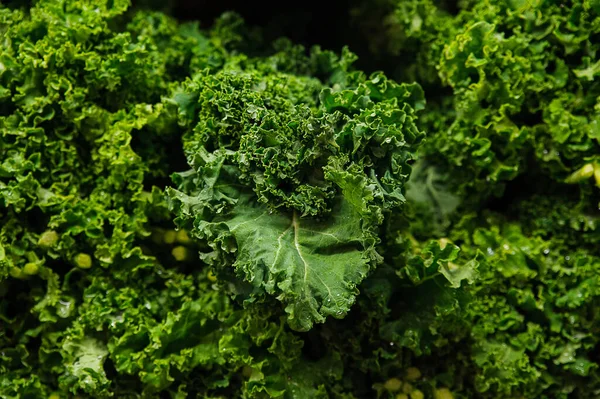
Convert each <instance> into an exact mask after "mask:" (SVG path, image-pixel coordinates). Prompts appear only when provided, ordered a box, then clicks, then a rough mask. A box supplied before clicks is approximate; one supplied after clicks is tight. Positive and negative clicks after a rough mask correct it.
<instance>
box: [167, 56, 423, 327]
mask: <svg viewBox="0 0 600 399" xmlns="http://www.w3.org/2000/svg"><path fill="white" fill-rule="evenodd" d="M292 49H293V48H292ZM287 51H291V49H290V48H288V49H287ZM285 54H286V53H285V52H284V53H278V54H276V55H274V56H272V57H270V58H266V59H249V58H246V57H241V58H240V60H235V59H234V60H232V61H231V62H230V65H226V66H224V69H223V70H222V71H219V72H217V73H215V74H210V73H208V72H203V73H199V74H197V75H196V76H194V78H193V79H191V80H190V81H188V82H186V83H185V84H183V85H182V86H181V87H178V88H176V89H175V91H174V94H173V95H172V97H171V99H169V100H168V101H169V102H170V103H171V104H174V105H176V106H177V108H178V109H179V122H180V124H181V125H182V126H183V127H184V128H186V129H187V131H186V134H185V135H184V149H185V152H186V155H187V158H188V163H189V165H190V166H191V167H192V170H190V171H187V172H183V173H179V174H175V175H174V183H175V184H176V185H177V190H175V189H170V190H167V195H168V197H169V198H170V204H171V205H170V207H171V210H173V211H174V213H175V214H176V215H177V218H176V220H175V222H176V224H178V226H179V227H180V228H185V229H189V230H190V231H191V232H192V234H193V235H195V236H196V238H199V239H201V240H204V241H205V242H206V243H207V244H208V246H210V247H211V248H212V251H211V252H209V253H204V254H203V255H202V258H203V259H204V260H205V261H206V262H207V263H209V264H210V265H212V266H213V267H214V268H215V269H216V270H218V271H219V272H220V278H221V279H223V275H224V274H227V273H229V277H233V276H232V273H231V270H232V268H233V270H234V271H235V274H236V275H237V277H233V279H230V280H229V281H230V282H231V283H232V284H231V286H234V287H235V289H234V293H235V294H240V293H242V292H243V293H244V294H245V295H246V299H247V300H249V301H253V300H256V297H257V295H258V296H260V295H261V294H264V293H266V294H268V295H272V296H275V297H276V298H277V299H279V300H280V301H281V302H282V303H283V304H284V306H285V309H286V312H287V314H288V316H289V317H288V322H289V324H290V326H291V327H292V328H294V329H296V330H301V331H306V330H309V329H310V328H311V327H312V326H313V324H314V323H315V322H317V323H322V322H324V321H325V319H326V317H328V316H333V317H343V316H344V315H345V314H346V313H347V312H348V310H349V309H350V306H351V305H352V304H353V302H354V300H355V297H356V295H357V294H358V290H357V285H358V284H359V283H360V282H361V281H362V280H363V279H364V278H365V277H366V276H367V274H368V273H369V271H370V270H371V269H372V268H373V267H374V266H375V265H376V264H377V263H379V262H380V261H381V259H382V258H381V256H380V255H379V254H378V253H377V252H376V250H375V246H376V245H377V244H378V242H379V234H378V233H379V231H378V230H379V227H380V226H381V224H382V222H383V220H384V219H385V217H386V215H388V214H389V212H390V211H397V210H399V209H400V208H401V206H402V205H403V204H404V202H405V198H404V184H405V183H406V181H407V180H408V177H409V175H410V171H411V167H410V162H409V161H410V160H411V159H412V154H413V152H414V150H415V149H416V148H417V146H418V144H419V143H420V141H421V139H422V137H423V133H421V132H420V131H419V130H418V129H417V128H416V126H415V123H414V120H415V118H416V116H415V111H416V110H418V109H421V108H422V107H423V103H424V101H423V93H422V90H421V88H420V87H419V86H418V85H416V84H397V83H395V82H393V81H390V80H388V79H386V78H385V76H383V74H380V73H375V74H373V75H371V76H370V77H368V78H367V77H366V76H365V75H364V74H362V73H360V72H351V71H349V70H348V65H349V64H350V63H351V61H352V60H354V56H353V55H352V54H350V53H349V52H347V51H346V52H345V53H343V55H342V57H337V56H335V55H333V54H331V53H329V52H324V51H320V50H318V49H314V50H313V52H312V53H311V55H310V56H308V57H307V58H306V59H304V61H303V62H304V63H305V64H306V65H308V66H309V67H310V68H311V69H312V70H311V73H312V74H314V75H317V76H329V78H328V79H323V80H319V79H316V78H314V77H311V76H310V75H309V76H305V75H304V73H302V74H300V73H299V74H298V75H295V74H292V73H290V72H294V71H293V70H292V71H289V69H290V65H287V64H286V63H285V57H284V55H285ZM298 72H300V71H298ZM240 278H241V280H240ZM236 280H237V281H236ZM241 281H243V282H245V283H246V284H245V285H246V288H243V287H242V286H243V285H244V284H240V283H241ZM248 283H249V286H250V288H247V287H248Z"/></svg>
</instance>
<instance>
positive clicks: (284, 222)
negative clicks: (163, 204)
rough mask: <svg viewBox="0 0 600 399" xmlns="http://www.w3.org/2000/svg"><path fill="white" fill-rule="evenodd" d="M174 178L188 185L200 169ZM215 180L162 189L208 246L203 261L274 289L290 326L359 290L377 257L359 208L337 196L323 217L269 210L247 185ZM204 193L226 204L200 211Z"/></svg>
mask: <svg viewBox="0 0 600 399" xmlns="http://www.w3.org/2000/svg"><path fill="white" fill-rule="evenodd" d="M210 158H211V159H213V160H214V159H215V158H212V157H210ZM207 169H212V171H211V172H208V171H207ZM214 169H216V168H213V167H211V166H208V167H207V168H204V171H205V175H213V173H215V170H214ZM225 169H227V168H225ZM220 170H221V172H223V174H226V173H227V172H224V170H223V168H221V169H220ZM229 171H230V172H231V171H235V168H232V169H230V170H229ZM179 178H182V179H183V180H182V186H184V187H188V188H189V187H191V186H192V185H193V184H194V183H192V181H194V180H197V179H198V178H199V176H198V174H190V173H186V174H185V175H179ZM221 179H222V177H221ZM221 179H219V178H215V179H212V182H213V183H216V184H213V185H211V186H210V189H209V188H208V187H206V186H205V187H204V189H203V190H199V191H197V192H193V193H192V194H191V195H187V194H184V193H182V192H180V191H176V190H173V189H170V190H168V194H169V196H170V198H171V203H172V207H174V209H175V210H176V211H177V213H178V214H179V215H180V217H179V218H178V219H177V220H176V222H178V223H180V224H181V225H182V226H183V225H185V224H186V223H187V222H188V221H189V220H193V222H192V223H193V229H192V231H193V232H194V233H195V234H196V236H197V237H200V238H203V239H206V240H207V241H208V242H209V243H210V245H211V246H212V249H213V251H212V252H210V253H204V254H203V258H204V260H205V261H207V262H209V263H211V264H213V265H215V266H217V267H219V266H220V267H224V266H225V267H228V265H230V264H231V265H232V266H233V268H234V269H235V271H236V273H237V274H238V275H239V276H241V277H243V278H244V280H246V281H248V282H250V284H251V285H252V286H253V290H254V291H255V292H261V291H264V292H267V293H269V294H272V295H275V296H276V297H277V298H278V299H279V300H280V301H282V302H283V303H284V305H285V306H286V312H287V313H288V315H289V317H288V322H289V324H290V326H291V327H292V328H294V329H296V330H309V329H310V328H311V327H312V325H313V323H314V322H323V321H325V318H326V317H327V316H334V317H342V316H343V315H345V314H346V312H347V311H348V310H349V308H350V306H351V305H352V304H353V302H354V298H355V296H356V295H357V293H358V290H357V289H356V285H357V284H358V283H360V282H361V281H362V280H363V279H364V278H365V276H366V275H367V273H368V271H369V269H370V266H371V265H372V264H373V263H374V262H375V261H377V259H378V255H377V253H376V252H375V249H374V244H375V238H374V236H373V233H372V232H371V231H369V230H368V229H365V226H364V225H363V220H362V218H361V213H360V209H357V208H356V207H355V206H354V205H353V204H352V203H351V202H350V201H348V200H347V199H346V198H345V197H343V196H339V197H337V198H336V201H335V203H334V205H333V209H332V212H331V214H330V215H328V217H327V218H316V217H300V215H299V213H298V212H297V211H295V210H292V211H289V212H273V211H272V210H271V209H269V208H268V207H267V206H266V205H264V204H261V203H259V202H257V201H256V198H255V197H254V196H253V195H252V193H251V192H248V190H245V191H239V190H236V189H235V188H234V187H236V186H235V185H234V184H233V183H230V184H224V182H223V180H221ZM220 190H224V191H220ZM211 195H212V197H211ZM207 198H210V199H213V198H227V200H228V201H229V202H230V203H232V204H233V205H232V206H229V207H226V208H224V209H221V208H219V209H217V210H215V209H214V208H213V210H207V209H206V208H205V207H204V206H206V207H210V206H207V205H206V203H207V202H206V200H207ZM194 216H195V218H194ZM188 218H191V219H188Z"/></svg>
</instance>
